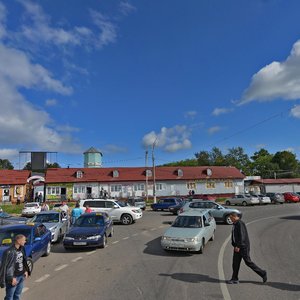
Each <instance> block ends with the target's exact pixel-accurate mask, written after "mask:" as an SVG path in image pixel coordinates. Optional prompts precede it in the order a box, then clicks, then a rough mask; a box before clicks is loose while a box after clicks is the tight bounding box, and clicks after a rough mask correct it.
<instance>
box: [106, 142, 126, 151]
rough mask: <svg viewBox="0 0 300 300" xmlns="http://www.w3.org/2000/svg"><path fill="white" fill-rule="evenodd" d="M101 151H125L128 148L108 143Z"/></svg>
mask: <svg viewBox="0 0 300 300" xmlns="http://www.w3.org/2000/svg"><path fill="white" fill-rule="evenodd" d="M101 151H102V152H103V153H125V152H127V148H125V147H121V146H117V145H113V144H108V145H105V146H104V147H103V148H102V149H101Z"/></svg>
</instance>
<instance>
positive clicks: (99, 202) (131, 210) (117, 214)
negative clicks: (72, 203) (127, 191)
mask: <svg viewBox="0 0 300 300" xmlns="http://www.w3.org/2000/svg"><path fill="white" fill-rule="evenodd" d="M79 205H80V208H81V209H83V210H85V207H86V206H87V205H88V206H89V207H90V208H91V209H92V211H95V212H106V213H108V215H109V216H110V217H111V218H112V219H113V221H117V222H121V223H122V224H124V225H130V224H131V223H133V222H134V221H136V220H138V219H140V218H141V217H142V216H143V213H142V210H141V209H140V208H138V207H135V206H122V205H121V203H118V202H117V201H115V200H114V199H85V200H80V201H79Z"/></svg>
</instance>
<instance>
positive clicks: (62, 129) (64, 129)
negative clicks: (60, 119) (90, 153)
mask: <svg viewBox="0 0 300 300" xmlns="http://www.w3.org/2000/svg"><path fill="white" fill-rule="evenodd" d="M55 129H56V130H57V131H59V132H78V131H80V129H79V128H77V127H73V126H70V125H59V126H56V127H55Z"/></svg>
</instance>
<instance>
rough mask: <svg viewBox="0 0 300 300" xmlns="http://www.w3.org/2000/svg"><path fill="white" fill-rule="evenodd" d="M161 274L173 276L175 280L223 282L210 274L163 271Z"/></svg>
mask: <svg viewBox="0 0 300 300" xmlns="http://www.w3.org/2000/svg"><path fill="white" fill-rule="evenodd" d="M159 276H165V277H171V278H172V279H175V280H180V281H184V282H191V283H200V282H212V283H219V282H221V281H220V280H219V279H217V278H212V277H210V276H208V275H202V274H195V273H173V274H164V273H161V274H159Z"/></svg>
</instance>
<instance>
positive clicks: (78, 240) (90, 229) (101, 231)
mask: <svg viewBox="0 0 300 300" xmlns="http://www.w3.org/2000/svg"><path fill="white" fill-rule="evenodd" d="M112 235H113V222H112V219H111V218H110V217H109V215H108V214H107V213H98V212H92V213H85V214H83V215H81V216H80V217H79V218H78V219H77V220H76V221H75V223H74V224H73V225H72V227H71V228H70V230H69V232H68V233H67V234H66V236H65V238H64V240H63V245H64V247H65V249H66V250H68V249H71V248H81V247H83V248H85V247H97V248H104V247H105V246H106V243H107V238H108V237H112Z"/></svg>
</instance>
